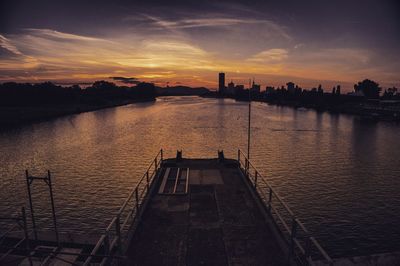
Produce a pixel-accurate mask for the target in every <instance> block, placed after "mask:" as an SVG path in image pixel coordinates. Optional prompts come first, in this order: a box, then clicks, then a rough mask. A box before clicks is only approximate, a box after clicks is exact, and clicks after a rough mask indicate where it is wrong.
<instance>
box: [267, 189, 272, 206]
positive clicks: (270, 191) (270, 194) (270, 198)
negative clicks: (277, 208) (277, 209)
mask: <svg viewBox="0 0 400 266" xmlns="http://www.w3.org/2000/svg"><path fill="white" fill-rule="evenodd" d="M271 205H272V188H269V199H268V210H269V212H271Z"/></svg>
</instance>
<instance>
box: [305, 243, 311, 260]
mask: <svg viewBox="0 0 400 266" xmlns="http://www.w3.org/2000/svg"><path fill="white" fill-rule="evenodd" d="M304 256H305V257H306V261H307V263H309V260H310V257H311V238H310V237H307V240H306V249H305V251H304Z"/></svg>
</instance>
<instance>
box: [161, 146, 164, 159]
mask: <svg viewBox="0 0 400 266" xmlns="http://www.w3.org/2000/svg"><path fill="white" fill-rule="evenodd" d="M163 160H164V155H163V149H161V162H162V161H163Z"/></svg>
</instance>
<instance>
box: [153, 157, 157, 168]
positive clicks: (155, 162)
mask: <svg viewBox="0 0 400 266" xmlns="http://www.w3.org/2000/svg"><path fill="white" fill-rule="evenodd" d="M154 171H157V156H156V158H154Z"/></svg>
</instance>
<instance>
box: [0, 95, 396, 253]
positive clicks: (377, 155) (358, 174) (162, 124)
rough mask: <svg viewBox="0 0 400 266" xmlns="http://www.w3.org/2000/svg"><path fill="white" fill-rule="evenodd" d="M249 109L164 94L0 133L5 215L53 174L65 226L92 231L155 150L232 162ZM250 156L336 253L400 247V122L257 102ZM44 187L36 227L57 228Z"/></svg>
mask: <svg viewBox="0 0 400 266" xmlns="http://www.w3.org/2000/svg"><path fill="white" fill-rule="evenodd" d="M247 110H248V105H247V103H244V102H235V101H234V100H230V99H204V98H198V97H164V98H158V99H157V101H156V102H153V103H136V104H132V105H127V106H121V107H116V108H109V109H104V110H99V111H95V112H89V113H83V114H78V115H71V116H66V117H62V118H58V119H54V120H51V121H46V122H41V123H36V124H32V125H27V126H23V127H20V128H18V129H8V130H3V131H1V132H0V182H1V186H0V213H1V214H2V215H9V214H16V213H18V210H19V208H20V207H21V206H22V205H25V206H28V205H27V193H26V184H25V172H24V171H25V169H28V170H29V171H30V172H31V173H32V174H34V175H43V174H44V173H45V171H46V170H47V169H49V170H51V172H52V176H53V183H54V193H55V205H56V210H57V218H58V223H59V227H60V228H61V231H68V232H74V233H85V234H88V235H92V234H93V235H95V234H98V233H100V232H102V229H104V228H105V227H106V225H107V224H108V223H109V222H110V220H111V218H112V217H113V215H114V214H115V213H116V211H117V210H118V208H119V206H120V205H121V204H122V202H123V201H124V199H125V197H126V196H127V195H128V194H129V192H130V189H131V188H132V187H133V186H134V185H135V183H136V182H137V180H138V178H140V177H141V176H142V174H143V173H144V171H145V169H146V168H147V166H148V164H149V162H150V161H151V160H152V159H153V157H154V156H155V154H156V153H157V152H158V150H159V149H160V148H163V149H164V150H165V154H166V157H168V156H175V153H176V150H177V149H182V150H183V155H184V157H204V158H207V157H216V156H217V150H218V149H223V150H224V152H225V155H226V156H227V157H232V158H236V156H237V155H236V154H237V149H238V148H241V149H243V150H244V151H246V150H247V115H248V112H247ZM251 129H252V143H251V158H252V161H253V162H254V165H255V166H256V167H257V168H258V169H259V171H260V172H261V173H262V174H263V176H265V177H266V178H267V180H268V181H269V182H270V183H271V184H272V185H274V187H275V189H276V190H277V191H278V192H279V193H280V195H281V196H282V198H284V200H285V201H286V202H287V203H288V205H289V206H290V207H291V209H292V210H293V211H294V213H295V214H296V215H297V216H298V217H299V218H300V219H301V220H302V221H303V222H304V223H305V225H306V227H307V228H308V229H309V230H310V231H311V232H313V234H314V235H315V236H316V238H317V239H318V240H319V242H320V243H321V244H322V246H323V247H324V248H325V249H326V250H327V251H328V253H329V254H330V255H331V256H332V257H339V256H350V255H365V254H369V253H378V252H389V251H395V250H400V226H399V224H400V134H399V133H400V125H399V124H393V123H387V122H371V121H364V120H362V119H360V118H357V117H355V116H348V115H333V114H328V113H317V112H315V111H313V110H300V109H297V110H296V109H293V108H290V107H278V106H269V105H267V104H265V103H253V104H252V127H251ZM47 195H48V194H47V189H46V186H45V185H44V184H43V182H39V181H37V182H36V181H35V182H34V184H33V201H34V204H35V208H36V210H37V217H38V218H37V219H38V221H37V224H38V227H39V228H40V229H51V228H52V227H51V225H52V224H51V221H52V220H51V212H50V210H51V209H50V204H49V198H48V196H47Z"/></svg>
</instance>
